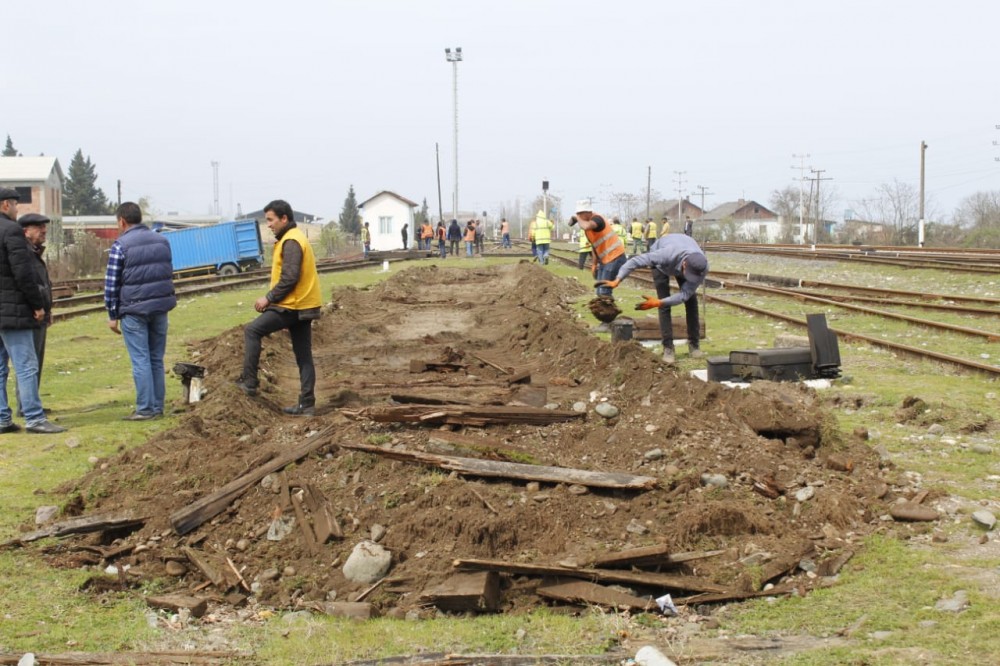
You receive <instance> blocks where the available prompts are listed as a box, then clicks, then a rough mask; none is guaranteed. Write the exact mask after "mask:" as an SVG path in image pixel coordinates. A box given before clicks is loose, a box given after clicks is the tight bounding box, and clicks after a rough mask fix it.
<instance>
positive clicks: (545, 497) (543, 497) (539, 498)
mask: <svg viewBox="0 0 1000 666" xmlns="http://www.w3.org/2000/svg"><path fill="white" fill-rule="evenodd" d="M550 497H551V495H549V494H548V493H536V494H535V495H532V497H531V499H533V500H535V501H536V502H538V503H542V502H548V501H549V498H550Z"/></svg>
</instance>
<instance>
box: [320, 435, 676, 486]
mask: <svg viewBox="0 0 1000 666" xmlns="http://www.w3.org/2000/svg"><path fill="white" fill-rule="evenodd" d="M338 446H340V447H341V448H344V449H351V450H353V451H364V452H366V453H374V454H375V455H379V456H383V457H385V458H393V459H395V460H406V461H409V462H417V463H421V464H425V465H433V466H435V467H440V468H441V469H447V470H450V471H454V472H459V473H460V474H470V475H473V476H485V477H499V478H505V479H518V480H521V481H546V482H549V483H565V484H568V485H569V484H574V483H577V484H580V485H582V486H588V487H591V488H617V489H623V490H650V489H652V488H655V487H656V485H657V484H658V483H659V481H658V480H657V479H656V478H654V477H652V476H636V475H634V474H626V473H624V472H592V471H589V470H582V469H572V468H570V467H551V466H548V465H528V464H525V463H512V462H501V461H499V460H479V459H476V458H458V457H455V456H442V455H436V454H432V453H423V452H421V451H411V450H407V449H385V448H382V447H379V446H370V445H367V444H346V443H341V444H338Z"/></svg>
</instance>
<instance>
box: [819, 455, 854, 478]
mask: <svg viewBox="0 0 1000 666" xmlns="http://www.w3.org/2000/svg"><path fill="white" fill-rule="evenodd" d="M826 466H827V467H829V468H830V469H833V470H837V471H838V472H847V473H848V474H850V473H851V472H852V471H854V461H853V460H851V459H849V458H847V457H846V456H843V455H840V454H839V453H831V454H830V455H829V456H827V457H826Z"/></svg>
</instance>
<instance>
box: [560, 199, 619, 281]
mask: <svg viewBox="0 0 1000 666" xmlns="http://www.w3.org/2000/svg"><path fill="white" fill-rule="evenodd" d="M569 223H570V226H572V225H574V224H579V225H580V230H581V231H583V233H584V235H585V236H587V239H588V240H589V241H590V245H591V256H592V257H593V261H594V265H593V268H592V272H593V274H594V277H595V278H597V279H598V280H612V279H614V277H615V276H616V275H617V274H618V269H619V268H621V267H622V265H624V264H625V244H624V243H623V242H622V239H621V238H619V237H618V234H616V233H615V230H614V229H613V228H611V225H610V224H608V223H607V222H605V221H604V218H603V217H601V216H600V215H596V214H594V211H593V210H592V206H591V203H590V199H582V200H580V201H577V202H576V215H574V216H573V217H571V218H570V220H569ZM597 295H598V296H610V295H611V288H609V287H604V286H600V287H598V288H597Z"/></svg>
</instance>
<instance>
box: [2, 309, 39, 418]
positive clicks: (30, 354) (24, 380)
mask: <svg viewBox="0 0 1000 666" xmlns="http://www.w3.org/2000/svg"><path fill="white" fill-rule="evenodd" d="M8 361H10V362H11V363H13V365H14V375H15V376H16V377H17V387H18V395H19V397H20V399H21V410H22V411H23V412H24V422H25V425H27V426H29V427H30V426H35V425H38V424H40V423H43V422H44V421H45V412H44V411H43V410H42V399H41V398H40V397H39V395H38V359H37V358H36V357H35V336H34V329H31V328H22V329H16V330H0V425H9V424H10V422H11V420H12V418H13V414H12V413H11V410H10V405H9V404H8V403H7V377H8V376H10V369H9V368H8V365H9V364H8Z"/></svg>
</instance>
